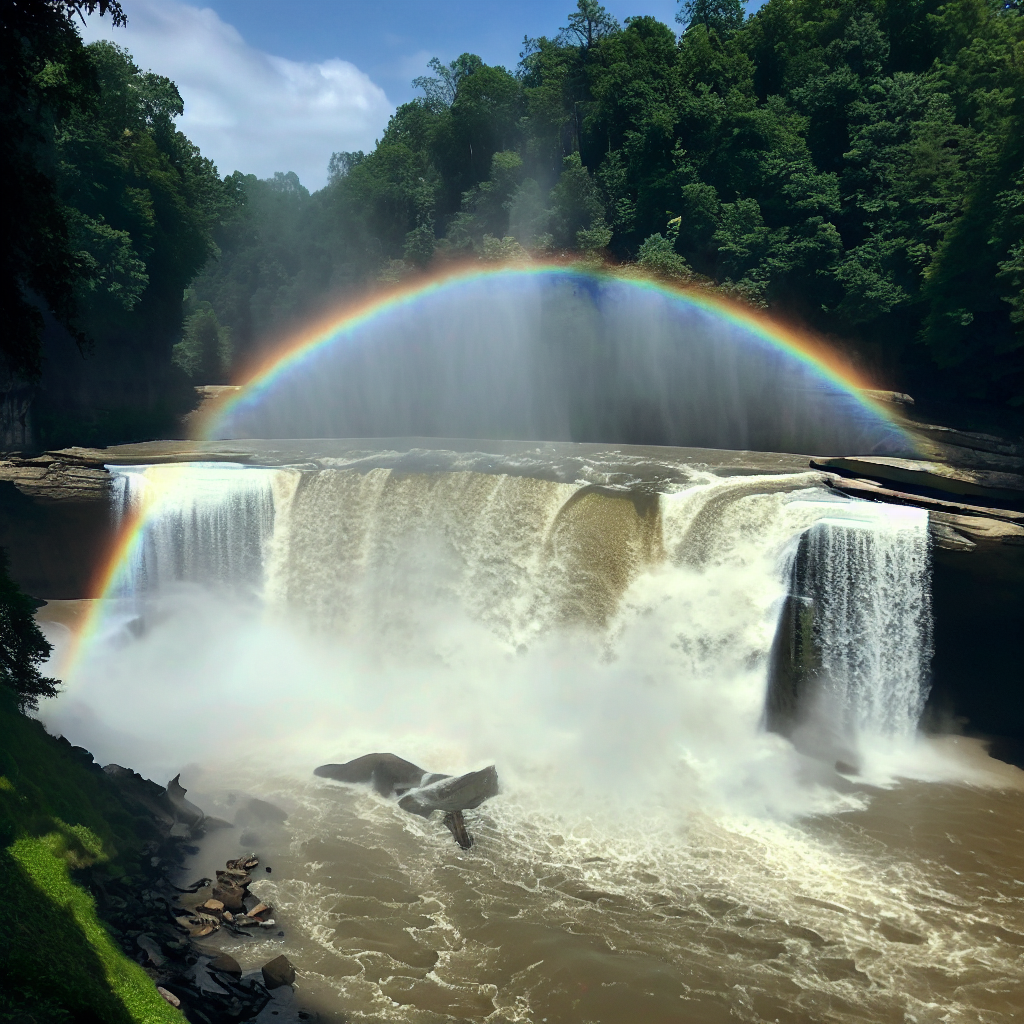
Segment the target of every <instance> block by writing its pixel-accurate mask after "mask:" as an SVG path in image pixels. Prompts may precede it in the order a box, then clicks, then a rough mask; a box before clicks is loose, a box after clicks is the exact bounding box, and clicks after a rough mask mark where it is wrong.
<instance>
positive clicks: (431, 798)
mask: <svg viewBox="0 0 1024 1024" xmlns="http://www.w3.org/2000/svg"><path fill="white" fill-rule="evenodd" d="M497 792H498V772H497V769H496V768H495V767H494V765H493V764H492V765H489V766H488V767H486V768H481V769H480V771H478V772H467V773H466V774H465V775H457V776H455V777H444V778H441V779H438V780H437V781H436V782H431V783H429V784H428V785H425V786H421V787H419V788H418V789H413V790H410V792H408V793H406V794H405V796H403V797H402V798H401V799H400V800H399V801H398V806H399V807H401V808H402V810H403V811H409V812H410V813H411V814H419V815H421V816H422V817H424V818H428V817H430V815H431V814H432V813H433V812H434V811H463V810H470V809H472V808H474V807H479V806H480V805H481V804H482V803H483V802H484V801H485V800H488V799H490V798H491V797H492V796H495V795H497Z"/></svg>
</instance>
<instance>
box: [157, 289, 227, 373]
mask: <svg viewBox="0 0 1024 1024" xmlns="http://www.w3.org/2000/svg"><path fill="white" fill-rule="evenodd" d="M171 358H172V359H173V361H174V363H175V365H176V366H179V367H181V369H182V370H184V371H185V373H187V374H188V375H189V377H191V378H192V379H193V380H196V381H199V382H200V383H202V384H221V383H223V381H224V380H225V379H226V377H227V373H228V370H229V369H230V367H231V331H230V329H229V328H227V327H222V326H221V324H220V322H219V321H218V320H217V314H216V313H215V312H214V311H213V307H212V306H211V305H210V303H209V302H204V303H201V305H200V308H199V309H197V310H196V311H195V312H194V313H192V314H191V316H188V317H187V318H186V319H185V329H184V331H183V333H182V338H181V341H179V342H178V343H177V345H175V346H174V352H173V354H172V356H171Z"/></svg>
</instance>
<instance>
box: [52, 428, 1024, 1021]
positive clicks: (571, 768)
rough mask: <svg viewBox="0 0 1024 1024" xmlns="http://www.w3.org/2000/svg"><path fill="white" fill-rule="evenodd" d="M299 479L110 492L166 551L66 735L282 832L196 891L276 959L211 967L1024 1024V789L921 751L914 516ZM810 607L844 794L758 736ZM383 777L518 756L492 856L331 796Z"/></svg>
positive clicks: (543, 482) (394, 990) (119, 586)
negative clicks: (266, 917)
mask: <svg viewBox="0 0 1024 1024" xmlns="http://www.w3.org/2000/svg"><path fill="white" fill-rule="evenodd" d="M294 454H295V453H293V454H292V457H291V458H290V459H289V458H278V459H276V460H270V459H265V460H264V462H265V463H266V464H264V465H241V464H225V463H208V464H192V465H178V466H146V467H142V466H139V467H111V471H112V472H113V473H114V474H115V477H116V480H117V489H116V495H117V501H118V504H119V514H121V515H122V516H123V517H124V519H125V521H126V522H130V521H131V520H132V518H133V517H135V516H138V515H139V514H140V513H141V514H142V524H143V525H142V527H141V528H140V529H139V531H138V535H137V538H136V543H135V544H134V545H133V546H132V547H131V549H130V553H129V557H127V558H126V559H125V561H124V563H123V569H122V572H121V573H120V575H119V576H118V577H117V578H116V580H115V581H114V585H113V586H112V588H111V590H110V591H109V592H108V596H107V597H106V598H104V601H103V614H102V616H101V617H100V619H99V626H98V627H97V628H96V629H95V630H94V635H93V637H92V639H91V641H90V642H89V643H88V644H87V645H86V647H85V649H84V651H83V653H82V654H81V655H80V656H79V658H78V659H77V661H76V662H75V663H74V664H73V665H72V666H70V667H69V669H68V670H67V672H66V673H65V674H66V691H65V693H64V694H63V695H62V696H61V697H60V698H59V699H58V700H57V701H56V702H54V703H53V704H52V706H51V707H49V708H48V709H47V710H46V712H45V718H46V722H47V725H48V727H49V728H50V729H51V730H53V731H59V732H62V733H64V734H65V735H67V736H68V737H69V738H71V739H72V740H73V741H74V742H76V743H82V744H84V745H86V746H88V747H89V748H90V749H91V750H93V751H94V753H95V754H96V756H97V758H99V759H101V761H103V762H106V761H120V762H122V763H126V764H130V765H132V767H134V768H136V769H137V770H140V771H142V772H143V773H144V774H150V775H152V776H153V777H156V778H158V779H163V778H165V777H168V778H169V777H170V776H171V775H173V774H175V773H177V772H178V771H179V770H180V771H182V772H183V775H182V778H183V781H184V782H185V784H186V785H188V786H189V789H190V798H192V797H194V798H196V799H197V801H198V802H199V803H200V804H201V805H203V806H204V808H205V809H206V810H207V811H208V812H209V813H213V814H218V815H220V816H222V817H226V818H229V819H230V818H232V817H233V816H234V814H235V812H236V810H237V808H238V807H239V806H241V805H242V803H243V802H244V799H245V796H246V795H247V794H252V795H259V796H260V797H263V798H264V799H269V800H271V801H273V802H275V803H277V804H279V805H280V806H281V807H283V808H284V809H285V810H286V811H287V812H288V818H287V820H286V821H285V822H284V823H283V824H281V823H272V822H268V823H263V824H260V823H252V822H247V823H246V824H245V825H244V826H243V825H242V824H241V822H240V824H239V827H238V828H236V829H234V830H231V831H224V832H219V833H212V834H211V836H210V837H209V838H208V839H207V840H205V841H204V844H203V847H202V849H201V851H200V853H199V854H198V855H197V857H196V859H195V863H194V864H192V865H190V867H189V871H190V873H192V874H202V873H212V868H213V867H215V866H216V864H217V863H218V862H219V861H222V860H223V859H225V858H226V857H227V856H234V855H237V853H238V852H239V850H240V849H241V848H243V847H248V846H252V847H254V848H255V849H256V850H257V851H258V852H259V853H260V855H261V856H262V857H263V859H264V862H269V863H270V864H272V865H273V869H274V871H273V875H272V876H269V877H268V878H267V879H265V880H261V881H260V882H259V883H258V885H257V886H256V889H257V890H258V891H259V893H260V896H261V898H264V899H266V900H268V901H269V902H271V903H273V904H274V905H275V907H276V908H277V913H276V917H277V919H278V921H279V922H280V923H281V924H282V926H283V929H284V936H283V937H281V938H276V937H275V938H273V939H268V940H264V941H262V942H260V943H258V944H251V945H248V946H246V945H244V944H242V943H241V942H239V941H238V940H234V939H231V938H229V937H227V936H224V935H221V936H220V937H219V938H218V940H217V943H218V945H219V946H221V947H222V948H227V949H230V950H231V951H232V952H233V953H234V955H236V956H237V957H238V958H239V959H240V960H241V961H243V962H246V963H254V964H255V963H257V962H261V958H262V960H265V959H267V958H268V955H270V954H271V953H274V954H276V952H280V951H281V950H282V949H283V950H284V951H285V952H287V953H288V955H289V956H290V957H291V958H292V959H293V961H294V962H295V963H296V964H297V965H298V967H299V969H300V976H301V981H300V984H301V990H302V992H303V993H304V994H305V995H306V997H308V998H309V999H311V1000H312V1001H313V1002H314V1003H315V1004H316V1005H318V1006H319V1007H320V1008H321V1009H322V1010H323V1011H324V1012H325V1013H338V1014H340V1013H341V1012H342V1011H343V1012H344V1013H347V1014H348V1015H349V1018H348V1019H350V1020H401V1021H417V1022H420V1021H422V1022H428V1021H429V1022H434V1021H444V1020H456V1019H474V1020H483V1019H488V1020H491V1021H495V1022H497V1021H543V1020H550V1021H555V1020H580V1021H584V1020H592V1021H607V1022H618V1021H633V1020H638V1019H643V1020H665V1021H668V1020H680V1019H684V1020H694V1021H709V1022H710V1021H719V1020H721V1021H725V1020H727V1019H737V1018H738V1019H743V1020H751V1021H760V1020H765V1021H776V1020H794V1021H795V1020H830V1021H832V1020H839V1021H847V1020H848V1021H855V1020H856V1021H862V1020H872V1021H875V1020H878V1021H889V1020H892V1021H897V1020H899V1021H903V1020H915V1021H940V1020H943V1021H959V1020H979V1019H981V1020H986V1021H989V1020H990V1021H1002V1020H1012V1019H1015V1018H1014V1016H1013V1014H1014V1013H1016V1012H1017V1010H1016V1009H1015V1004H1016V996H1015V995H1014V992H1016V991H1019V988H1020V984H1021V981H1022V980H1024V965H1022V962H1021V958H1020V949H1021V947H1022V946H1024V911H1022V910H1021V906H1022V901H1021V896H1022V895H1024V894H1022V892H1021V882H1020V881H1018V880H1017V879H1019V878H1021V877H1024V874H1022V871H1021V869H1022V868H1024V862H1022V856H1024V854H1022V853H1021V849H1022V846H1021V844H1020V843H1019V839H1020V838H1021V826H1020V811H1021V809H1022V787H1021V785H1020V782H1019V777H1020V773H1017V772H1016V770H1014V769H1009V768H1007V767H1006V766H997V765H996V764H995V763H994V762H989V761H988V760H987V759H986V758H985V757H984V756H983V755H982V754H980V752H978V751H977V750H976V749H975V748H973V747H971V746H970V745H969V744H967V743H966V741H959V742H958V741H955V740H952V739H946V740H942V741H939V740H930V741H925V740H920V739H918V738H916V736H915V731H916V723H917V719H918V717H919V715H920V712H921V709H922V707H923V703H924V700H925V697H926V696H927V687H928V651H929V640H930V604H929V574H928V534H927V518H926V516H925V514H924V513H920V512H917V511H914V510H908V509H902V508H892V507H888V506H884V505H876V504H871V503H867V502H860V501H852V500H848V499H840V498H837V497H835V495H834V494H832V493H831V492H829V491H827V490H826V489H824V488H823V486H822V479H821V477H820V475H819V474H816V473H811V472H801V471H792V469H791V470H790V471H785V472H779V471H776V472H769V473H764V472H761V473H759V472H757V471H750V470H747V471H746V472H740V473H738V474H737V475H722V474H719V473H716V472H714V471H712V469H711V468H709V467H708V466H707V465H702V464H699V461H698V460H696V459H693V458H692V457H691V458H690V459H689V460H688V459H687V456H686V452H685V451H678V452H675V453H673V452H671V451H670V450H664V451H663V452H662V453H661V455H660V458H661V459H662V460H663V461H662V462H659V463H655V462H653V461H652V460H651V459H650V458H649V457H647V456H642V455H638V454H636V453H631V452H629V451H628V450H615V451H606V452H605V453H603V454H602V455H600V456H596V455H594V453H587V455H586V457H585V458H584V457H583V455H582V454H581V452H579V451H574V450H573V446H564V451H563V455H564V456H565V459H564V460H563V461H562V462H561V463H559V462H558V461H557V460H550V461H549V462H548V464H547V468H546V470H545V471H544V472H539V471H538V469H537V465H536V464H534V463H532V462H531V461H530V457H528V456H527V455H523V454H518V455H510V454H508V453H497V454H496V453H488V452H478V453H472V452H471V453H466V452H452V451H442V450H436V451H432V452H420V453H418V454H417V455H416V457H415V458H410V457H408V456H402V455H401V454H400V453H396V452H395V451H389V450H384V449H378V450H376V451H362V452H357V453H349V454H347V455H339V454H337V453H335V454H333V455H325V454H323V453H322V452H321V453H313V452H312V451H311V450H310V449H309V448H308V447H307V449H306V450H304V452H303V453H302V454H303V455H304V456H305V458H296V457H294ZM574 460H575V461H574ZM733 472H734V473H735V471H733ZM802 538H804V540H803V548H801V540H802ZM801 550H803V551H804V552H805V556H804V560H803V562H802V563H801V565H802V568H801V570H800V572H799V573H794V566H795V565H796V564H797V560H798V558H799V557H800V552H801ZM796 577H799V578H800V580H801V581H802V582H801V584H800V585H801V586H802V587H804V588H805V589H806V593H805V594H804V595H803V596H804V597H809V596H811V595H813V596H814V598H815V599H816V601H817V603H818V606H819V607H820V608H821V609H822V613H821V614H820V615H819V616H817V618H816V620H815V628H816V630H818V632H819V634H820V648H821V651H822V666H823V671H824V676H823V678H824V681H825V686H826V688H827V689H828V692H829V693H830V694H831V697H832V700H831V703H829V704H828V705H827V706H828V707H829V708H831V709H833V710H834V715H833V720H832V721H830V722H828V723H826V725H827V727H828V728H833V729H837V730H839V731H840V732H842V733H843V735H844V737H845V739H846V741H848V742H849V743H850V744H852V745H853V746H854V747H856V749H857V753H858V758H859V761H860V765H861V769H862V770H861V774H860V775H859V776H858V777H857V778H854V779H850V778H844V777H843V776H840V775H839V774H837V773H836V772H835V771H834V770H833V768H832V766H831V763H827V762H823V761H821V760H819V759H817V758H815V757H810V756H807V755H806V754H804V753H800V752H799V751H798V750H797V749H796V747H794V745H793V744H792V743H791V742H790V741H789V740H788V739H786V738H784V737H782V736H780V735H776V734H775V733H772V732H768V731H766V730H765V728H764V721H765V717H764V716H765V707H766V699H767V696H768V694H767V687H768V664H769V654H770V651H771V649H772V643H773V639H774V636H775V632H776V628H777V625H778V622H779V618H780V613H781V609H782V607H783V604H784V601H785V599H786V596H787V591H788V590H790V588H791V585H792V584H791V581H792V580H793V579H794V578H796ZM798 596H800V595H798ZM48 628H49V631H50V634H51V636H52V637H53V638H54V639H55V640H57V641H58V642H61V641H63V640H66V637H65V635H64V634H63V633H62V632H61V629H60V627H59V626H56V625H51V626H50V627H48ZM64 647H65V649H66V648H67V644H66V643H65V644H64ZM59 654H60V652H59V651H58V656H59ZM811 746H813V745H810V746H802V747H801V749H804V750H806V749H810V747H811ZM371 750H392V751H394V752H395V753H397V754H399V755H400V756H402V757H406V758H409V759H410V760H413V761H416V762H417V763H419V764H428V765H430V767H431V769H432V770H435V771H442V772H447V773H452V774H455V773H461V772H464V771H468V770H472V769H474V768H479V767H482V766H483V765H485V764H490V763H496V764H497V766H498V770H499V774H500V777H501V781H502V792H501V794H500V795H499V796H498V797H496V798H494V799H493V800H491V801H489V802H488V803H487V804H486V805H484V806H483V807H481V808H480V809H479V810H477V811H473V812H467V823H468V824H469V827H470V829H471V831H472V832H473V833H474V835H475V836H476V838H477V844H476V846H474V847H473V849H472V850H471V851H468V852H462V851H459V850H458V849H456V848H455V847H454V846H453V845H452V844H451V842H450V838H449V837H448V835H447V832H446V831H445V830H444V828H443V826H442V825H441V822H440V820H439V819H437V820H434V819H429V820H420V819H416V818H414V817H413V816H411V815H408V814H405V813H404V812H402V811H401V810H399V809H398V808H396V807H395V806H394V805H393V804H391V803H387V802H385V801H383V800H382V799H380V798H378V797H376V796H375V795H373V794H371V793H369V792H364V791H359V790H350V789H345V788H342V787H339V786H337V785H335V784H333V783H331V782H329V781H326V780H320V779H314V778H313V776H312V769H313V768H314V767H315V766H316V765H318V764H321V763H324V762H326V761H337V762H340V761H345V760H348V759H350V758H352V757H356V756H358V755H360V754H363V753H366V752H368V751H371ZM982 837H985V838H984V839H983V838H982ZM1014 837H1016V845H1014ZM328 1019H330V1018H328ZM338 1019H341V1018H340V1017H339V1018H338Z"/></svg>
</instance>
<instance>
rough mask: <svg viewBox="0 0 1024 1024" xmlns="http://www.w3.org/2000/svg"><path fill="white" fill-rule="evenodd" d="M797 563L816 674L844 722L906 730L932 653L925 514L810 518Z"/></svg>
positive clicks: (918, 707) (863, 728)
mask: <svg viewBox="0 0 1024 1024" xmlns="http://www.w3.org/2000/svg"><path fill="white" fill-rule="evenodd" d="M807 562H808V565H807V578H808V580H807V581H808V594H807V596H808V597H809V599H810V600H812V601H814V602H815V604H816V614H815V618H814V637H815V643H816V646H817V648H818V650H819V652H820V655H821V678H822V682H823V685H824V687H825V688H826V690H827V691H828V692H829V693H830V694H831V695H832V696H833V697H834V698H835V701H836V704H837V706H838V708H839V709H841V713H842V715H843V716H844V719H845V722H844V724H845V725H846V726H847V727H848V728H850V729H853V730H855V731H857V732H865V733H873V734H881V735H886V734H888V735H894V736H912V735H913V733H914V730H915V729H916V728H917V723H918V719H919V718H920V717H921V712H922V711H923V710H924V702H925V698H926V697H927V695H928V691H927V688H926V684H925V681H926V680H927V678H928V669H929V665H930V662H931V653H932V649H931V591H930V588H929V559H928V517H927V513H925V512H922V511H921V510H919V509H905V510H903V509H899V508H898V507H897V508H892V509H887V510H886V515H885V516H877V515H875V516H872V517H871V518H865V519H863V520H857V519H845V520H843V519H822V520H819V521H818V522H817V523H815V524H814V526H812V527H811V529H810V531H809V532H808V544H807Z"/></svg>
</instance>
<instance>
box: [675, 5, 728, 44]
mask: <svg viewBox="0 0 1024 1024" xmlns="http://www.w3.org/2000/svg"><path fill="white" fill-rule="evenodd" d="M676 21H678V22H679V24H680V25H683V26H684V27H685V28H687V29H691V28H693V26H694V25H703V26H704V27H705V28H706V29H707V30H708V32H716V33H717V34H718V35H719V36H720V37H721V38H723V39H725V38H726V37H727V36H729V35H731V34H732V33H733V32H735V31H736V29H738V28H739V27H740V26H741V25H742V24H743V0H680V2H679V10H678V11H677V12H676Z"/></svg>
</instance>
